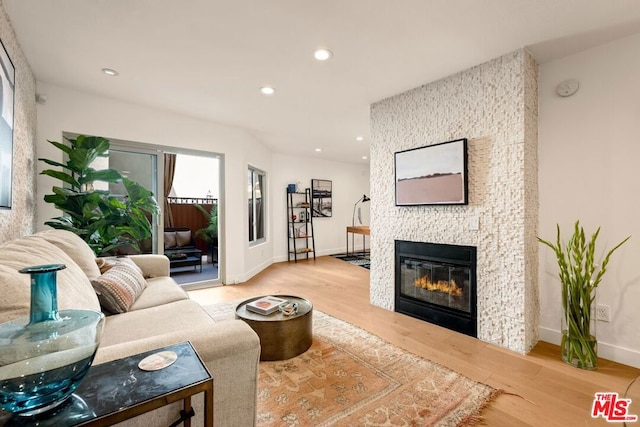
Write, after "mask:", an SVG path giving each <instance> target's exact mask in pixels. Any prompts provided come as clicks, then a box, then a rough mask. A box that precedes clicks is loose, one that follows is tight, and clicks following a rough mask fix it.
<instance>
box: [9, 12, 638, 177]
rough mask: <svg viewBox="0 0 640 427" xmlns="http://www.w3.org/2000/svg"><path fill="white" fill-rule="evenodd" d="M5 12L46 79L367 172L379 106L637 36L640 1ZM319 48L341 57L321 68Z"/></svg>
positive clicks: (40, 75) (38, 72)
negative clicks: (529, 59) (474, 74)
mask: <svg viewBox="0 0 640 427" xmlns="http://www.w3.org/2000/svg"><path fill="white" fill-rule="evenodd" d="M3 4H4V7H5V9H6V11H7V13H8V14H9V17H10V19H11V22H12V23H13V26H14V29H15V31H16V33H17V36H18V40H19V42H20V44H21V46H22V49H23V51H24V53H25V55H26V57H27V60H28V62H29V64H30V65H31V67H32V70H33V72H34V74H35V76H36V79H37V80H38V81H41V82H48V83H54V84H58V85H62V86H67V87H72V88H75V89H78V90H82V91H86V92H90V93H94V94H98V95H102V96H106V97H111V98H117V99H121V100H125V101H129V102H132V103H136V104H141V105H146V106H150V107H154V108H160V109H164V110H171V111H174V112H178V113H182V114H186V115H189V116H193V117H197V118H201V119H204V120H210V121H214V122H217V123H223V124H228V125H233V126H239V127H242V128H244V129H246V130H247V131H248V132H250V133H251V134H252V135H254V136H255V137H256V138H257V139H258V140H260V141H261V142H262V143H264V144H265V145H267V146H268V147H270V148H271V149H272V150H273V151H276V152H282V153H290V154H295V155H303V156H312V157H318V158H323V159H332V160H339V161H345V162H353V163H364V164H366V163H368V160H366V159H362V157H363V156H367V157H368V155H369V138H370V135H369V105H370V104H371V103H373V102H376V101H379V100H381V99H384V98H387V97H390V96H392V95H395V94H398V93H401V92H404V91H406V90H409V89H412V88H414V87H417V86H420V85H422V84H425V83H429V82H432V81H434V80H437V79H440V78H442V77H445V76H447V75H450V74H453V73H455V72H458V71H461V70H464V69H466V68H469V67H471V66H474V65H477V64H480V63H482V62H485V61H487V60H490V59H492V58H495V57H498V56H500V55H503V54H505V53H508V52H510V51H513V50H516V49H519V48H522V47H527V48H529V49H530V50H531V52H532V53H533V54H534V56H535V57H536V59H537V60H538V61H539V62H545V61H548V60H550V59H553V58H556V57H560V56H564V55H566V54H568V53H572V52H575V51H579V50H581V49H585V48H587V47H591V46H594V45H597V44H601V43H604V42H607V41H610V40H612V39H615V38H617V37H621V36H624V35H627V34H632V33H635V32H640V1H637V0H482V1H479V0H324V1H318V0H315V1H311V0H226V1H223V0H182V1H178V0H3ZM318 47H326V48H328V49H330V50H331V51H332V52H333V57H332V58H331V59H330V60H329V61H326V62H318V61H316V60H315V59H314V58H313V51H314V50H315V49H316V48H318ZM105 67H107V68H112V69H115V70H117V71H118V72H119V76H117V77H109V76H107V75H105V74H103V73H102V72H101V69H102V68H105ZM567 77H571V76H567ZM264 85H272V86H274V87H275V88H276V90H277V91H276V93H275V95H272V96H264V95H262V94H261V93H260V92H259V90H258V89H259V88H260V87H261V86H264ZM44 95H46V93H45V94H44ZM359 135H361V136H363V137H364V140H363V141H356V139H355V138H356V136H359ZM146 142H153V141H146ZM316 148H321V149H322V152H316V151H315V149H316Z"/></svg>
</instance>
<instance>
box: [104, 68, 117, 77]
mask: <svg viewBox="0 0 640 427" xmlns="http://www.w3.org/2000/svg"><path fill="white" fill-rule="evenodd" d="M102 72H103V73H105V74H106V75H107V76H111V77H115V76H118V75H120V73H119V72H117V71H116V70H114V69H111V68H103V69H102Z"/></svg>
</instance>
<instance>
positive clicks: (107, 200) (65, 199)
mask: <svg viewBox="0 0 640 427" xmlns="http://www.w3.org/2000/svg"><path fill="white" fill-rule="evenodd" d="M65 139H66V140H67V141H68V145H67V144H62V143H60V142H56V141H49V143H50V144H52V145H53V146H54V147H56V148H58V149H59V150H61V151H62V152H63V153H64V154H65V160H66V162H64V163H60V162H57V161H54V160H50V159H38V160H40V161H42V162H45V163H46V164H48V165H50V166H56V167H60V168H62V169H63V170H54V169H45V170H43V171H42V172H41V174H42V175H48V176H50V177H52V178H56V179H59V180H60V181H62V186H54V187H53V189H52V190H53V194H47V195H45V196H44V200H45V202H47V203H52V204H53V205H55V207H56V208H58V209H59V210H61V211H62V213H63V215H62V216H59V217H56V218H52V219H51V220H49V221H47V222H45V224H47V225H49V226H51V227H53V228H57V229H63V230H69V231H72V232H73V233H75V234H77V235H78V236H80V237H82V239H83V240H84V241H85V242H87V243H88V244H89V246H90V247H91V249H93V251H94V252H95V254H96V255H112V254H117V253H118V252H119V250H121V249H122V248H123V247H132V248H133V249H135V250H140V247H139V243H140V241H142V240H144V239H147V238H149V237H150V236H151V223H150V221H149V217H151V216H152V215H153V214H155V213H157V212H158V209H159V208H158V203H157V202H156V200H155V198H154V197H153V194H152V193H151V192H150V191H149V190H147V189H145V188H144V187H142V186H141V185H140V184H138V183H136V182H134V181H132V180H130V179H128V178H125V177H123V176H122V175H121V174H120V173H119V172H118V171H116V170H114V169H102V170H95V169H93V168H92V167H91V165H92V164H93V162H94V161H95V160H96V159H97V158H98V157H107V156H108V151H109V147H110V144H109V141H108V140H107V139H105V138H102V137H97V136H85V135H80V136H78V137H76V138H75V139H71V138H65ZM96 181H102V182H109V183H116V182H122V184H123V185H124V188H125V191H126V195H124V197H117V196H114V195H112V194H111V193H110V192H109V191H106V190H96V189H95V188H94V183H95V182H96Z"/></svg>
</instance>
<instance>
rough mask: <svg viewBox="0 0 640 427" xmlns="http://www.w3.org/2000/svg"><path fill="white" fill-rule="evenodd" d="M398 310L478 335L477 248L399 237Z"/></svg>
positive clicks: (396, 305) (396, 309)
mask: <svg viewBox="0 0 640 427" xmlns="http://www.w3.org/2000/svg"><path fill="white" fill-rule="evenodd" d="M395 256H396V261H395V270H396V278H395V282H396V283H395V311H397V312H399V313H404V314H408V315H410V316H413V317H417V318H419V319H422V320H426V321H428V322H431V323H435V324H437V325H440V326H444V327H447V328H449V329H452V330H455V331H458V332H461V333H464V334H467V335H471V336H474V337H475V336H477V316H476V284H475V282H476V248H475V247H472V246H458V245H442V244H435V243H423V242H408V241H402V240H397V241H396V253H395Z"/></svg>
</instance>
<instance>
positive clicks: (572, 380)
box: [189, 256, 640, 427]
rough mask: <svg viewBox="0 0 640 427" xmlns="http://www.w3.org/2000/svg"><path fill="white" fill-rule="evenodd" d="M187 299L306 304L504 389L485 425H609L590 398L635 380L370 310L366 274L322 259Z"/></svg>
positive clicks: (603, 367) (638, 408)
mask: <svg viewBox="0 0 640 427" xmlns="http://www.w3.org/2000/svg"><path fill="white" fill-rule="evenodd" d="M189 294H190V296H191V298H192V299H194V300H196V301H198V302H199V303H200V304H202V305H209V304H213V303H216V302H220V301H229V300H234V299H239V298H246V297H251V296H257V295H266V294H283V295H298V296H301V297H304V298H307V299H309V300H310V301H312V302H313V304H314V308H315V309H317V310H321V311H323V312H325V313H327V314H330V315H332V316H335V317H337V318H340V319H342V320H345V321H347V322H349V323H351V324H353V325H356V326H359V327H361V328H363V329H366V330H368V331H369V332H371V333H373V334H375V335H378V336H380V337H382V338H383V339H385V340H387V341H388V342H390V343H393V344H395V345H397V346H399V347H402V348H404V349H406V350H408V351H410V352H412V353H415V354H418V355H420V356H423V357H425V358H427V359H430V360H432V361H434V362H438V363H440V364H442V365H444V366H447V367H449V368H450V369H453V370H455V371H457V372H460V373H462V374H464V375H466V376H468V377H469V378H472V379H474V380H476V381H480V382H483V383H485V384H489V385H491V386H493V387H495V388H498V389H502V390H504V391H505V393H504V394H502V395H500V396H499V397H498V398H497V399H496V400H495V401H494V402H492V403H491V404H490V405H489V406H488V407H487V408H486V409H485V410H484V411H483V413H482V416H483V417H484V418H485V424H486V425H489V426H509V427H512V426H556V425H557V426H586V425H607V423H606V422H605V421H604V420H603V419H602V418H599V419H597V420H596V419H592V418H591V416H590V411H591V405H592V402H593V397H594V393H595V392H602V391H615V392H618V393H619V394H620V395H621V396H622V394H623V393H624V392H625V390H626V388H627V386H628V384H629V383H630V382H631V381H632V380H633V379H634V378H635V377H637V376H639V375H640V370H638V369H634V368H631V367H628V366H624V365H621V364H618V363H614V362H611V361H607V360H604V359H601V360H600V361H599V367H598V369H597V370H596V371H584V370H580V369H576V368H573V367H571V366H569V365H567V364H565V363H563V362H562V361H561V360H560V352H559V348H558V347H557V346H555V345H552V344H548V343H544V342H540V343H539V344H538V345H537V346H536V347H535V348H534V349H533V350H532V351H531V352H530V353H529V354H527V355H520V354H518V353H514V352H512V351H509V350H506V349H503V348H500V347H497V346H495V345H492V344H487V343H484V342H482V341H480V340H477V339H475V338H471V337H467V336H465V335H462V334H458V333H455V332H451V331H449V330H446V329H443V328H440V327H438V326H434V325H431V324H429V323H427V322H423V321H421V320H417V319H414V318H411V317H409V316H405V315H402V314H398V313H394V312H391V311H387V310H384V309H381V308H378V307H374V306H372V305H371V304H370V303H369V271H368V270H367V269H365V268H362V267H356V266H353V265H351V264H349V263H347V262H344V261H340V260H338V259H335V258H332V257H328V256H325V257H319V258H318V259H317V260H316V261H313V260H310V261H306V260H305V261H302V262H301V261H299V262H298V263H297V264H294V263H286V262H284V263H277V264H274V265H272V266H270V267H269V268H267V269H266V270H265V271H263V272H261V273H260V274H258V275H257V276H255V277H253V278H252V279H251V280H249V281H247V282H246V283H242V284H239V285H232V286H221V287H217V288H210V289H204V290H197V291H191V292H189ZM630 409H631V411H630V412H631V413H632V414H637V415H640V401H638V402H635V401H634V402H632V404H631V406H630ZM618 425H621V424H618ZM633 425H635V423H634V424H633ZM637 425H638V426H639V427H640V422H638V423H637Z"/></svg>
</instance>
